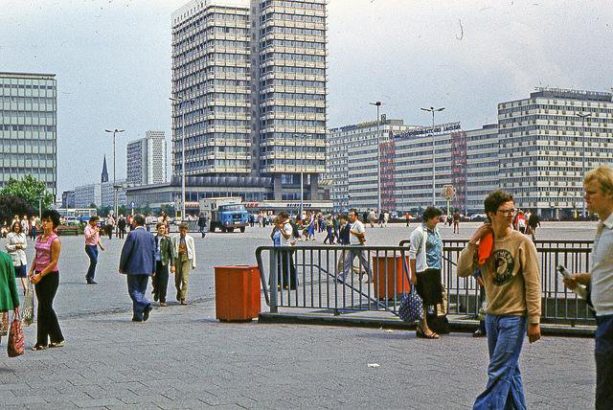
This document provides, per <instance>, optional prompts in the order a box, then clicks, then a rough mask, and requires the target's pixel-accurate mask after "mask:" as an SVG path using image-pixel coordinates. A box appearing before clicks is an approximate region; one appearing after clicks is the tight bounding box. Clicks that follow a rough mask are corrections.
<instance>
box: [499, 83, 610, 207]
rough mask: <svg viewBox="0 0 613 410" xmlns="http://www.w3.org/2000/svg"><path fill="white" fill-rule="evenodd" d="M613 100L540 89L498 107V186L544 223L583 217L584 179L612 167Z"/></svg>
mask: <svg viewBox="0 0 613 410" xmlns="http://www.w3.org/2000/svg"><path fill="white" fill-rule="evenodd" d="M612 98H613V94H612V93H610V92H595V91H585V90H568V89H557V88H538V89H537V91H535V92H533V93H531V94H530V97H528V98H523V99H519V100H514V101H508V102H503V103H500V104H498V133H499V139H500V148H499V153H500V184H501V187H502V188H503V189H506V190H508V191H509V192H511V193H513V195H514V197H515V201H516V203H517V206H518V207H520V208H527V209H535V210H536V211H537V212H538V213H539V214H540V215H541V216H543V217H545V218H562V217H570V216H574V215H575V214H576V213H579V214H581V213H582V211H583V206H584V202H583V176H584V175H585V173H586V172H587V171H588V170H590V169H592V168H594V167H596V166H598V165H600V164H604V163H612V162H613V102H612Z"/></svg>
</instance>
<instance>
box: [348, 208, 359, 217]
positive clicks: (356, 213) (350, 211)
mask: <svg viewBox="0 0 613 410" xmlns="http://www.w3.org/2000/svg"><path fill="white" fill-rule="evenodd" d="M352 212H353V213H354V214H355V215H356V216H357V215H358V210H357V209H355V208H351V209H350V210H349V212H348V214H350V213H352Z"/></svg>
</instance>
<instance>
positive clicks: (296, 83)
mask: <svg viewBox="0 0 613 410" xmlns="http://www.w3.org/2000/svg"><path fill="white" fill-rule="evenodd" d="M260 84H261V86H262V87H268V86H273V87H311V88H325V87H326V82H325V81H303V80H281V79H275V80H265V81H261V82H260Z"/></svg>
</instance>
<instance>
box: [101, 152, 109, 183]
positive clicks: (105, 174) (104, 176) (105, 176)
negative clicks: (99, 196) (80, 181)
mask: <svg viewBox="0 0 613 410" xmlns="http://www.w3.org/2000/svg"><path fill="white" fill-rule="evenodd" d="M100 182H102V183H104V182H109V173H108V171H107V170H106V155H105V156H104V162H102V175H101V176H100Z"/></svg>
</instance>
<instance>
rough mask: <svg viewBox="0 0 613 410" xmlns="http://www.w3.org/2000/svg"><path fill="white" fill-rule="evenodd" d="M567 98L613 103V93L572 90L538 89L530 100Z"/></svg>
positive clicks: (531, 95)
mask: <svg viewBox="0 0 613 410" xmlns="http://www.w3.org/2000/svg"><path fill="white" fill-rule="evenodd" d="M536 97H547V98H565V99H573V100H584V101H602V102H611V101H613V93H610V92H601V91H589V90H571V89H565V88H548V87H537V88H536V92H533V93H530V98H536Z"/></svg>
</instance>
